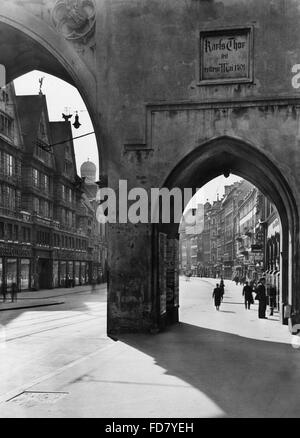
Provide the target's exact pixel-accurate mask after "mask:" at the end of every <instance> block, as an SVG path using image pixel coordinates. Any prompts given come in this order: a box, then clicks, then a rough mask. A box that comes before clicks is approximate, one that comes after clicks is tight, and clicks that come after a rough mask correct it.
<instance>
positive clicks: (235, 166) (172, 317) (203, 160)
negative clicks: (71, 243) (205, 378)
mask: <svg viewBox="0 0 300 438" xmlns="http://www.w3.org/2000/svg"><path fill="white" fill-rule="evenodd" d="M229 174H235V175H237V176H239V177H241V178H243V179H245V180H247V181H249V182H250V183H252V184H253V185H254V186H256V187H257V188H258V189H259V191H260V192H261V193H262V194H263V195H265V196H266V197H267V198H269V199H270V201H271V202H272V203H273V204H274V205H275V207H276V209H277V211H278V215H279V218H280V222H281V231H282V232H281V235H280V248H281V249H280V272H281V276H280V290H281V303H282V305H281V309H280V312H281V320H282V322H284V323H287V319H286V318H285V312H284V309H285V306H286V305H290V306H291V307H292V312H295V313H296V311H297V309H298V307H299V294H298V293H297V290H298V285H299V273H298V272H297V269H296V267H297V263H298V257H299V234H298V233H299V217H298V211H297V208H296V203H295V201H294V198H293V195H292V191H291V190H290V188H289V186H288V183H287V181H286V179H285V177H284V176H283V175H282V173H281V172H280V170H279V169H278V168H277V167H276V166H274V164H273V163H272V160H271V158H270V157H268V156H266V155H265V154H264V153H263V152H261V151H260V150H258V148H256V147H255V146H253V145H251V144H248V143H246V142H245V141H242V140H240V139H236V138H232V137H227V136H224V137H220V138H216V139H212V140H210V141H208V142H206V143H205V144H202V145H200V146H199V147H198V148H196V149H195V150H194V151H192V152H191V153H190V154H189V155H188V156H187V157H185V158H184V159H183V160H182V161H181V162H180V163H179V164H178V165H177V166H176V167H175V169H174V170H173V171H172V172H171V174H170V175H169V176H168V178H167V180H166V182H165V185H164V186H165V187H167V188H168V189H169V190H171V189H172V188H174V187H179V188H180V189H181V190H182V191H183V190H184V188H192V189H193V190H194V192H195V191H196V189H198V188H201V187H202V186H204V185H205V184H206V183H208V182H209V181H211V180H212V179H214V178H216V177H217V176H219V175H225V176H226V175H229ZM155 228H156V229H155V230H154V233H155V245H154V251H155V254H157V253H158V254H161V253H162V252H163V251H162V248H161V247H162V246H163V245H166V242H167V243H169V253H168V254H169V255H168V256H169V257H171V258H172V257H173V260H172V262H173V266H175V269H173V270H171V271H170V270H169V272H167V271H168V267H167V266H168V265H169V263H170V260H169V261H167V263H166V264H165V263H162V258H161V257H159V256H158V257H157V256H156V257H155V258H156V260H158V263H157V265H154V271H155V272H154V276H155V278H156V279H157V281H156V284H155V286H156V301H155V303H156V306H157V309H158V315H159V324H165V322H166V321H167V322H174V321H178V306H179V303H178V298H176V294H178V281H177V280H176V276H178V269H176V267H178V243H177V242H178V223H170V224H163V223H160V224H159V225H158V226H157V227H155ZM170 248H175V250H172V249H170ZM176 248H177V250H176ZM168 278H169V279H170V278H171V280H168ZM168 282H169V284H168ZM176 288H177V290H176ZM167 294H168V296H167ZM174 296H175V299H174Z"/></svg>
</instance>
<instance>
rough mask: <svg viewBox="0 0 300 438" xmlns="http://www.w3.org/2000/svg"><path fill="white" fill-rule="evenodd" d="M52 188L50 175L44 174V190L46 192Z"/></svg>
mask: <svg viewBox="0 0 300 438" xmlns="http://www.w3.org/2000/svg"><path fill="white" fill-rule="evenodd" d="M49 189H50V178H49V176H48V175H44V190H45V192H49Z"/></svg>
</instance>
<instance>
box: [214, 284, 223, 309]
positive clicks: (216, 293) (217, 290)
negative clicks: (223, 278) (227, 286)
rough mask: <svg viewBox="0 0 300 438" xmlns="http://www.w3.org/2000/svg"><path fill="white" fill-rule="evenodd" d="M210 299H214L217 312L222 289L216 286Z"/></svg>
mask: <svg viewBox="0 0 300 438" xmlns="http://www.w3.org/2000/svg"><path fill="white" fill-rule="evenodd" d="M212 297H213V298H214V299H215V306H216V309H217V310H219V307H220V304H221V299H222V289H221V288H220V287H219V285H218V284H217V287H215V289H214V291H213V294H212Z"/></svg>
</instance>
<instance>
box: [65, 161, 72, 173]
mask: <svg viewBox="0 0 300 438" xmlns="http://www.w3.org/2000/svg"><path fill="white" fill-rule="evenodd" d="M71 171H72V163H71V162H70V161H65V166H64V172H65V173H66V174H67V175H70V173H71Z"/></svg>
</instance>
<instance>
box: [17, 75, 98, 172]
mask: <svg viewBox="0 0 300 438" xmlns="http://www.w3.org/2000/svg"><path fill="white" fill-rule="evenodd" d="M41 77H44V81H43V87H42V91H43V94H45V95H46V99H47V105H48V112H49V118H50V121H63V118H62V113H65V114H66V113H67V114H69V113H70V114H74V116H75V111H78V115H79V122H80V123H81V124H82V126H80V128H79V129H75V128H74V127H73V126H72V131H73V137H77V136H79V135H83V134H86V133H88V132H92V131H94V128H93V125H92V122H91V119H90V117H89V114H88V111H87V109H86V107H85V104H84V102H83V100H82V98H81V96H80V94H79V92H78V91H77V89H76V88H75V87H73V86H72V85H70V84H68V83H67V82H64V81H62V80H61V79H58V78H57V77H55V76H52V75H49V74H47V73H43V72H40V71H37V70H35V71H33V72H30V73H27V74H26V75H23V76H20V77H19V78H18V79H16V80H15V81H14V84H15V88H16V94H21V95H22V94H38V93H39V87H40V84H39V78H41ZM66 108H68V109H67V110H66ZM28 110H29V111H30V109H28ZM74 116H73V117H72V118H71V119H70V120H71V123H72V124H73V123H74V121H75V117H74ZM62 140H64V139H62ZM74 148H75V156H76V165H77V173H78V174H79V175H80V166H81V164H82V163H83V162H84V161H87V159H88V158H89V159H90V161H93V162H94V163H95V164H96V166H97V169H98V168H99V160H98V149H97V143H96V137H95V135H94V134H92V135H89V136H87V137H83V138H80V139H77V140H74ZM96 177H97V178H98V170H97V176H96Z"/></svg>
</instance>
